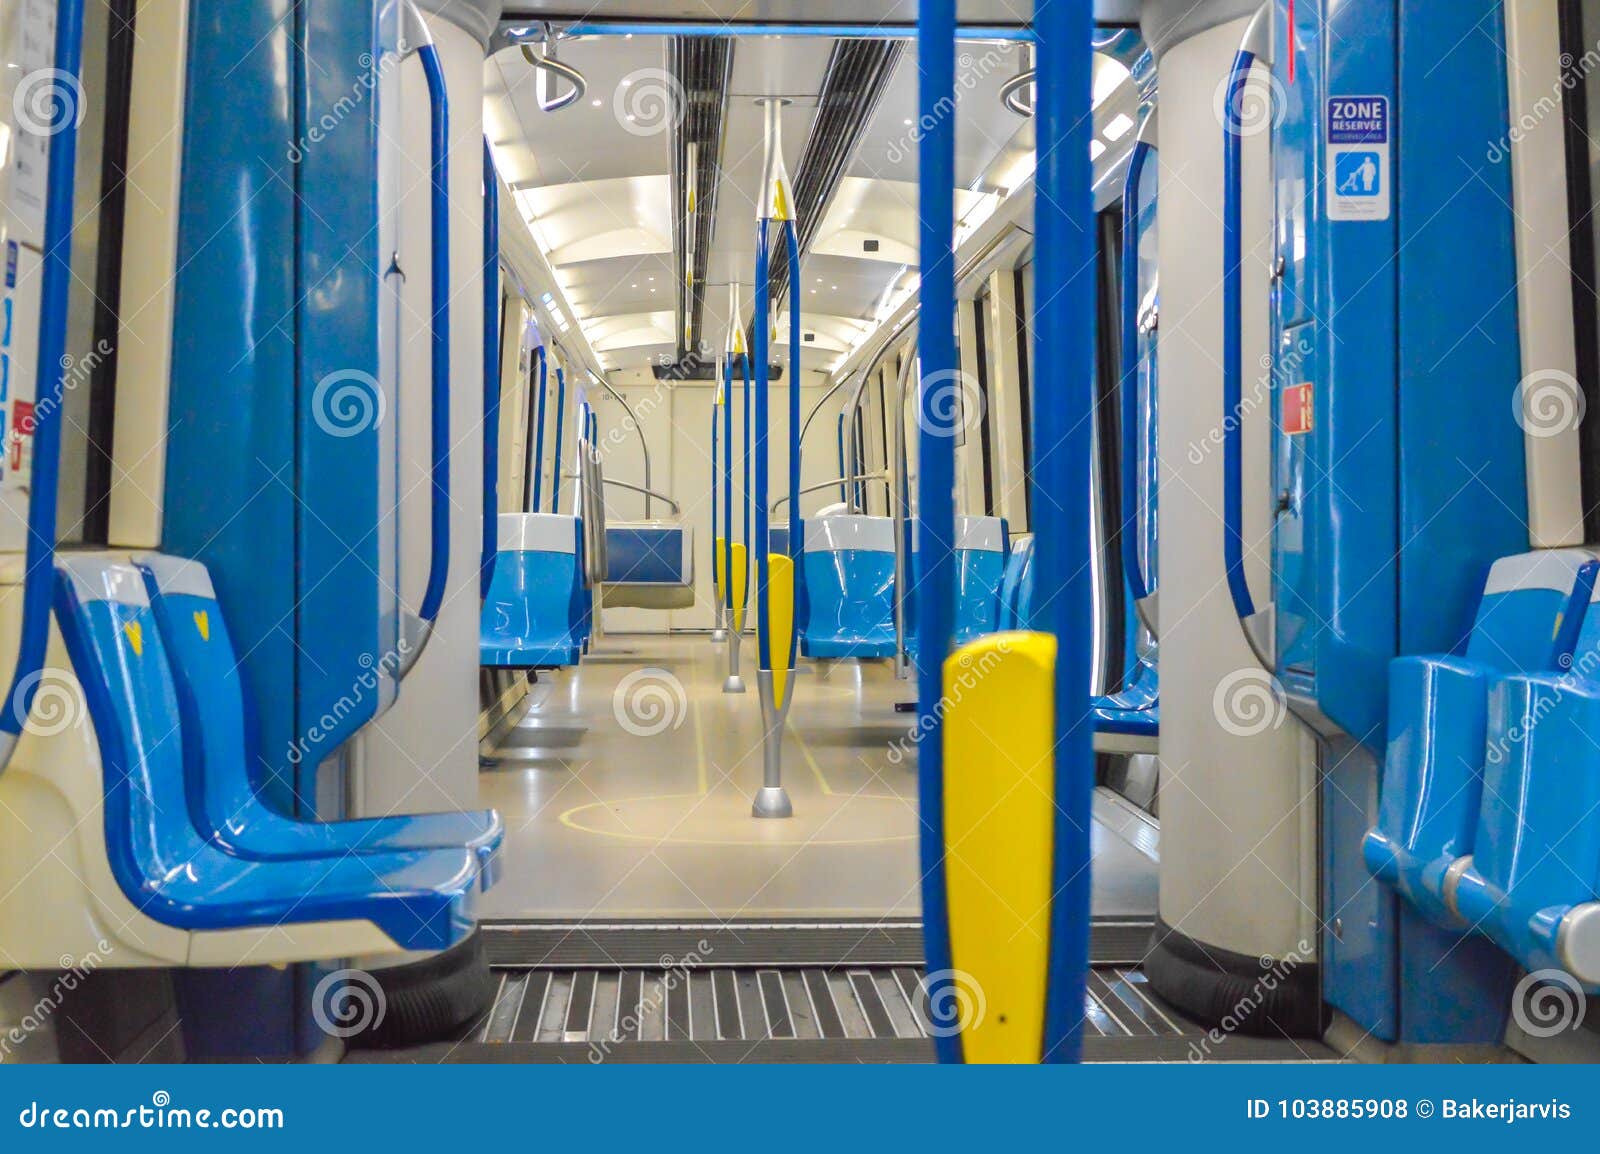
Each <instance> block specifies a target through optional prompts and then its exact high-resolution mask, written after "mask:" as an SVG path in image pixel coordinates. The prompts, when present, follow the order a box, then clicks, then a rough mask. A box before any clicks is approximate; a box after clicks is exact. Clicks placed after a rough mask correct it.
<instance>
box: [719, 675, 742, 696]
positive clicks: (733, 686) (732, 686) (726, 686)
mask: <svg viewBox="0 0 1600 1154" xmlns="http://www.w3.org/2000/svg"><path fill="white" fill-rule="evenodd" d="M722 692H724V693H743V692H744V678H742V677H740V676H739V675H738V674H737V673H731V674H729V675H728V680H726V681H724V682H723V683H722Z"/></svg>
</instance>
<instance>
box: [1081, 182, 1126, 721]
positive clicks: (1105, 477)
mask: <svg viewBox="0 0 1600 1154" xmlns="http://www.w3.org/2000/svg"><path fill="white" fill-rule="evenodd" d="M1099 225H1100V227H1099V230H1098V233H1099V235H1098V237H1097V242H1098V251H1099V259H1098V260H1097V261H1096V262H1095V268H1096V275H1095V300H1096V324H1095V335H1096V339H1095V406H1094V445H1095V475H1094V496H1095V500H1094V504H1093V508H1092V509H1091V520H1090V526H1091V532H1092V533H1093V535H1094V548H1095V558H1096V561H1095V571H1096V577H1097V582H1096V584H1097V590H1098V596H1097V598H1096V605H1095V609H1096V634H1097V645H1096V654H1097V656H1098V658H1099V660H1098V662H1097V672H1098V675H1099V678H1100V681H1099V686H1100V688H1098V689H1097V690H1096V691H1097V692H1114V687H1118V686H1121V685H1122V684H1123V682H1124V681H1125V680H1126V674H1127V656H1128V655H1127V641H1128V628H1127V625H1128V604H1127V598H1126V597H1125V596H1124V590H1125V589H1126V588H1127V585H1126V581H1127V575H1126V574H1125V573H1124V572H1123V570H1122V534H1123V533H1124V532H1126V531H1127V521H1126V518H1127V512H1126V511H1125V510H1124V509H1123V508H1122V488H1121V485H1120V483H1119V478H1120V477H1121V476H1122V436H1121V432H1122V421H1121V413H1122V409H1121V406H1120V405H1119V404H1118V403H1117V402H1118V398H1119V390H1120V385H1121V377H1122V357H1121V347H1122V334H1121V318H1122V310H1121V309H1120V308H1119V307H1118V301H1119V300H1120V299H1121V292H1122V270H1121V267H1120V257H1121V253H1122V210H1121V208H1120V207H1119V208H1115V209H1110V210H1107V211H1106V212H1103V213H1101V214H1100V221H1099ZM1102 633H1103V637H1100V636H1099V635H1100V634H1102ZM1106 687H1112V688H1109V689H1108V688H1106Z"/></svg>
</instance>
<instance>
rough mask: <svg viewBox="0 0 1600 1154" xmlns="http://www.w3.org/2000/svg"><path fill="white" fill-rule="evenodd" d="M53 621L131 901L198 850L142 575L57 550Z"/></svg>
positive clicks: (111, 853) (114, 866) (173, 697)
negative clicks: (95, 757)
mask: <svg viewBox="0 0 1600 1154" xmlns="http://www.w3.org/2000/svg"><path fill="white" fill-rule="evenodd" d="M55 610H56V619H57V621H58V622H59V624H60V626H61V634H62V639H63V640H64V641H65V642H66V647H67V652H68V654H69V655H70V656H71V658H72V664H73V669H74V670H75V672H76V674H77V677H78V682H79V684H80V685H82V687H83V692H84V699H85V701H86V703H87V705H88V708H89V715H90V717H91V719H92V720H93V721H94V726H95V735H96V737H97V738H98V740H99V744H100V758H101V763H102V771H103V775H104V778H105V798H106V805H105V834H106V852H107V856H108V857H109V859H110V863H111V870H112V875H113V876H114V877H115V878H116V879H117V884H118V885H119V886H120V887H121V889H122V891H123V893H124V894H126V895H127V896H128V898H129V900H130V901H132V902H134V903H135V904H136V905H139V906H140V907H141V908H143V907H144V906H145V905H146V904H147V903H148V901H149V900H150V899H151V896H152V895H151V894H150V892H149V889H148V886H147V880H146V879H149V878H160V877H163V876H164V875H165V874H166V873H167V872H168V871H169V870H170V869H174V868H176V869H181V868H183V866H184V863H185V862H186V861H187V860H188V859H189V857H190V856H192V854H193V853H194V852H195V851H197V850H198V849H200V848H201V845H202V843H201V840H200V837H199V835H198V834H196V833H195V831H194V827H193V826H192V825H191V824H190V821H189V816H188V814H189V809H188V805H189V799H188V796H187V789H186V785H185V779H184V771H183V734H182V729H181V719H180V715H179V710H178V698H177V692H176V690H175V689H174V687H173V683H172V674H171V667H170V665H169V663H168V661H167V654H166V650H165V649H164V648H163V647H162V643H161V634H160V631H159V630H158V629H157V628H156V621H155V617H154V615H153V614H152V612H151V609H150V598H149V596H148V594H147V593H146V592H145V586H144V580H143V578H142V577H141V576H140V574H139V572H138V571H137V570H136V569H134V568H133V566H131V565H126V564H120V565H119V564H110V563H107V562H106V561H105V560H103V559H100V558H91V557H84V558H76V557H67V558H62V559H60V560H59V561H58V562H57V567H56V594H55Z"/></svg>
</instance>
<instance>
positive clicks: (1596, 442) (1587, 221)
mask: <svg viewBox="0 0 1600 1154" xmlns="http://www.w3.org/2000/svg"><path fill="white" fill-rule="evenodd" d="M1560 18H1561V59H1562V66H1563V68H1564V69H1565V70H1566V75H1565V77H1564V80H1565V83H1566V86H1567V91H1568V96H1567V99H1566V101H1565V102H1564V103H1565V117H1566V156H1567V204H1568V211H1569V213H1570V218H1571V227H1570V229H1569V230H1568V235H1569V236H1570V238H1571V242H1570V243H1571V246H1572V247H1571V259H1572V305H1573V335H1574V337H1575V338H1576V344H1577V370H1578V381H1579V382H1580V385H1581V387H1582V389H1583V392H1584V397H1585V399H1586V400H1587V401H1588V406H1589V408H1591V409H1592V408H1594V407H1595V406H1596V405H1597V404H1600V291H1597V285H1600V279H1597V278H1600V269H1597V267H1596V260H1595V252H1596V248H1597V247H1600V246H1597V237H1596V230H1597V229H1600V213H1597V212H1596V208H1597V206H1596V203H1595V190H1596V188H1597V186H1600V179H1597V177H1600V142H1597V141H1596V140H1595V138H1594V136H1593V133H1594V131H1595V130H1596V129H1600V83H1597V82H1595V81H1594V79H1593V77H1591V75H1590V73H1591V72H1593V70H1594V53H1595V48H1594V47H1593V46H1594V45H1596V44H1600V0H1561V8H1560ZM1578 436H1579V438H1580V444H1581V446H1582V452H1581V462H1582V464H1581V468H1582V483H1583V491H1584V494H1585V496H1586V501H1585V514H1584V518H1585V525H1584V529H1585V535H1586V537H1587V538H1588V539H1589V540H1591V541H1593V540H1596V539H1600V502H1596V501H1595V499H1594V495H1595V494H1600V422H1597V421H1585V422H1583V423H1582V424H1581V425H1579V427H1578Z"/></svg>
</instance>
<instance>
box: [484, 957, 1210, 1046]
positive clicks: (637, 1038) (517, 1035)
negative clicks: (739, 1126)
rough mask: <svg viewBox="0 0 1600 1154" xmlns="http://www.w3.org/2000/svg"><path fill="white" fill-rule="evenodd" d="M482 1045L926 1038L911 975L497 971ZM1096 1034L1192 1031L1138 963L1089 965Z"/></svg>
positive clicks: (921, 1003)
mask: <svg viewBox="0 0 1600 1154" xmlns="http://www.w3.org/2000/svg"><path fill="white" fill-rule="evenodd" d="M499 974H500V989H499V993H498V995H497V996H496V998H495V1002H494V1007H493V1009H492V1010H491V1011H490V1013H489V1015H488V1017H487V1019H486V1020H485V1022H484V1024H483V1027H482V1030H481V1032H480V1033H479V1036H478V1038H477V1039H476V1040H477V1041H479V1042H482V1043H488V1044H494V1043H507V1042H514V1043H567V1044H571V1043H585V1044H589V1045H593V1046H602V1047H603V1046H604V1045H607V1044H612V1043H635V1042H740V1041H743V1042H764V1041H784V1040H794V1041H840V1040H848V1041H867V1040H874V1039H890V1038H893V1039H913V1040H915V1039H925V1038H928V1037H930V1027H929V1022H928V1014H927V997H926V991H925V990H924V988H923V981H922V975H921V974H920V973H919V972H918V971H917V970H915V969H912V968H910V967H906V966H893V967H889V966H880V967H860V968H832V969H830V968H822V967H798V968H761V969H757V968H739V967H723V968H716V969H686V968H674V969H666V968H644V969H619V970H595V969H503V970H500V971H499ZM1084 1015H1085V1018H1086V1021H1087V1023H1088V1026H1089V1029H1090V1031H1091V1032H1092V1033H1094V1034H1096V1035H1098V1036H1100V1037H1114V1038H1154V1037H1172V1038H1176V1037H1183V1036H1191V1035H1197V1034H1198V1033H1199V1030H1198V1028H1197V1027H1195V1026H1193V1025H1191V1024H1189V1023H1186V1022H1185V1021H1184V1020H1183V1019H1182V1018H1181V1017H1180V1016H1179V1015H1178V1014H1177V1013H1176V1012H1175V1011H1173V1010H1171V1009H1170V1008H1168V1007H1166V1006H1164V1005H1163V1004H1162V1003H1161V1001H1160V1000H1159V999H1157V998H1156V997H1155V996H1154V995H1153V994H1152V993H1151V992H1150V990H1149V986H1148V984H1147V983H1146V981H1145V976H1144V974H1142V973H1140V972H1139V971H1137V970H1124V969H1116V968H1100V969H1096V970H1095V971H1094V972H1093V974H1092V975H1091V979H1090V984H1089V991H1088V994H1087V996H1086V998H1085V999H1084Z"/></svg>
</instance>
